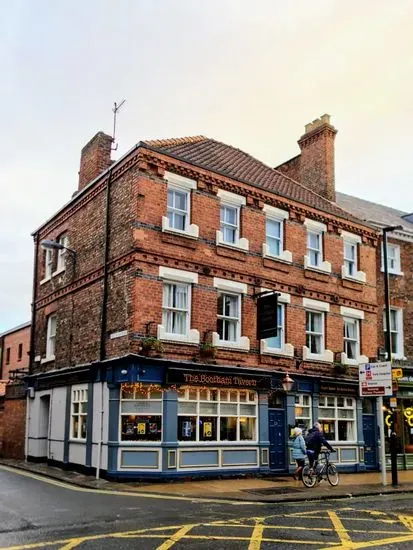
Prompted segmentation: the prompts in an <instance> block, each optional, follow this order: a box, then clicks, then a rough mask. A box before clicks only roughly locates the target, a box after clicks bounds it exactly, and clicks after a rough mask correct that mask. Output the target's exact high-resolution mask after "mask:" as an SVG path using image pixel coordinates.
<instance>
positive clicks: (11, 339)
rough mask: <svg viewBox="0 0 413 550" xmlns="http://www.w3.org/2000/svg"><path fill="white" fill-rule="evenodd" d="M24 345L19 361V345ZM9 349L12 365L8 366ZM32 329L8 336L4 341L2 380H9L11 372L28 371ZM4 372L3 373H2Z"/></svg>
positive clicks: (27, 328) (0, 376) (0, 375)
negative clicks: (16, 370)
mask: <svg viewBox="0 0 413 550" xmlns="http://www.w3.org/2000/svg"><path fill="white" fill-rule="evenodd" d="M20 344H22V345H23V352H22V357H21V360H19V345H20ZM7 348H10V363H8V364H7V362H6V359H7ZM29 349H30V327H26V328H23V329H21V330H16V332H12V333H11V334H7V335H6V336H5V337H4V340H3V352H2V367H3V368H2V369H0V379H2V380H8V378H9V372H10V371H11V370H15V369H27V368H28V366H29ZM1 371H2V372H1Z"/></svg>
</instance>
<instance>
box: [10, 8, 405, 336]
mask: <svg viewBox="0 0 413 550" xmlns="http://www.w3.org/2000/svg"><path fill="white" fill-rule="evenodd" d="M0 7H1V18H0V75H1V77H0V82H1V84H0V114H1V117H0V121H1V129H2V131H1V132H0V155H1V163H0V205H1V206H0V332H1V331H3V330H6V329H8V328H10V327H12V326H13V325H15V324H19V323H21V322H25V321H26V320H29V318H30V301H31V282H32V259H33V258H32V256H33V250H32V238H31V237H30V233H31V232H32V231H33V230H34V229H36V228H37V227H38V226H39V225H40V224H41V223H42V222H43V221H44V220H45V219H47V218H48V217H50V216H51V215H52V214H53V213H54V212H55V211H56V210H57V209H58V208H59V207H60V206H61V205H63V204H64V203H65V202H66V201H67V200H68V199H69V198H70V196H71V194H72V192H73V191H74V190H75V189H76V187H77V172H78V168H79V154H80V149H81V147H82V146H83V145H84V144H85V143H86V142H87V141H88V140H89V138H91V137H92V135H94V134H95V133H96V131H98V130H103V131H105V132H108V133H111V125H112V112H111V109H112V105H113V102H114V101H118V102H119V101H120V100H122V99H124V98H126V103H125V105H124V107H123V108H122V111H121V112H120V115H119V125H118V141H119V149H118V152H117V153H116V158H118V157H119V156H120V155H122V154H123V153H124V152H126V151H127V150H128V149H129V148H130V147H131V146H132V145H133V144H134V143H136V142H137V141H139V140H141V139H149V138H162V137H176V136H187V135H197V134H204V135H206V136H209V137H213V138H216V139H218V140H220V141H224V142H226V143H229V144H231V145H235V146H236V147H239V148H241V149H243V150H245V151H248V152H249V153H251V154H253V155H254V156H256V157H258V158H259V159H261V160H263V161H265V162H267V163H269V164H270V165H272V166H275V165H277V164H279V163H281V162H283V161H284V160H287V159H289V158H291V157H292V156H294V155H296V154H297V153H298V152H299V149H298V145H297V139H298V138H299V137H300V135H301V134H302V133H303V131H304V124H306V123H308V122H310V121H311V120H313V119H314V118H317V117H318V116H320V115H322V114H323V113H329V114H331V115H332V122H333V124H334V125H335V126H336V128H337V129H338V131H339V133H338V135H337V138H336V185H337V188H338V189H339V190H340V191H343V192H346V193H350V194H355V195H358V196H359V197H362V198H366V199H370V200H373V201H376V202H382V203H383V204H387V205H389V206H394V207H396V208H400V209H403V210H407V211H413V186H412V179H413V178H412V176H413V163H412V161H411V158H412V149H413V145H412V138H411V131H412V130H411V123H412V120H413V101H412V97H411V96H412V82H413V79H412V74H413V55H412V51H413V48H412V46H413V33H412V21H413V2H412V1H411V0H405V1H404V0H397V1H395V2H389V1H388V0H386V1H379V0H363V1H360V0H346V1H345V2H343V1H340V0H337V1H333V0H311V1H308V0H302V1H299V0H297V1H294V0H289V1H288V2H285V0H268V1H266V0H256V1H255V2H251V0H208V1H207V0H174V1H168V0H156V1H153V0H146V1H145V0H130V1H128V0H119V1H117V2H114V1H113V0H110V1H109V0H70V1H69V0H60V1H59V2H56V1H55V0H47V1H46V0H36V1H33V0H26V1H22V0H14V1H13V2H9V1H7V0H0Z"/></svg>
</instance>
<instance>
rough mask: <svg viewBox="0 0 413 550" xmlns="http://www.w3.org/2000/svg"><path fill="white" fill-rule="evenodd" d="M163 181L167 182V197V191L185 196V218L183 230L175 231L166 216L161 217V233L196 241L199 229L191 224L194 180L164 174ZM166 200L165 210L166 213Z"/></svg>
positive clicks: (195, 186) (195, 187) (168, 173)
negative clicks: (173, 234)
mask: <svg viewBox="0 0 413 550" xmlns="http://www.w3.org/2000/svg"><path fill="white" fill-rule="evenodd" d="M165 179H166V180H167V182H168V186H167V195H168V192H169V191H172V192H179V193H184V194H185V195H186V206H187V210H186V216H185V229H184V230H182V229H176V228H175V227H171V225H170V224H169V218H168V216H167V215H166V216H162V231H163V232H165V233H175V234H177V235H182V236H184V237H189V238H191V239H197V238H198V237H199V227H198V226H197V225H195V224H193V223H191V191H193V190H196V189H197V182H196V181H195V180H192V179H189V178H185V177H183V176H179V175H178V174H174V173H172V172H166V173H165ZM168 209H169V207H168V200H167V205H166V210H167V211H168Z"/></svg>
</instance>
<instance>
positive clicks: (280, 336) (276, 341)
mask: <svg viewBox="0 0 413 550" xmlns="http://www.w3.org/2000/svg"><path fill="white" fill-rule="evenodd" d="M284 317H285V312H284V305H283V304H278V305H277V336H272V337H271V338H266V342H267V346H268V347H270V348H272V349H279V350H282V349H283V347H284V338H285V334H284V324H285V321H284Z"/></svg>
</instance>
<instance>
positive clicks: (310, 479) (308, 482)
mask: <svg viewBox="0 0 413 550" xmlns="http://www.w3.org/2000/svg"><path fill="white" fill-rule="evenodd" d="M301 479H302V482H303V483H304V485H305V486H306V487H309V488H310V489H311V487H314V485H315V482H316V479H317V476H316V474H315V473H314V472H313V471H312V470H311V469H310V467H309V466H304V468H303V470H302V472H301Z"/></svg>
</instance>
